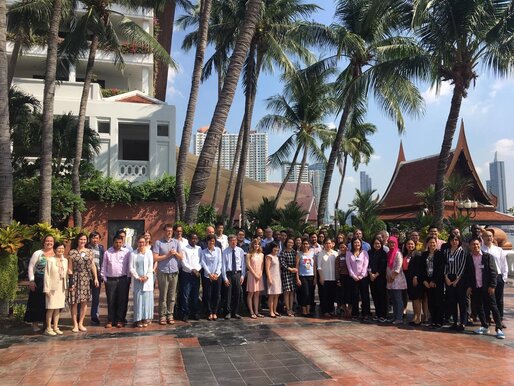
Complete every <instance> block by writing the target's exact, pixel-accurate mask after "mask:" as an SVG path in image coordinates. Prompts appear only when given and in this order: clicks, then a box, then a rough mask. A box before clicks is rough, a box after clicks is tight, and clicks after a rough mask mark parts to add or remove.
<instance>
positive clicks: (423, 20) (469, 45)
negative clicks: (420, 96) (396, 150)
mask: <svg viewBox="0 0 514 386" xmlns="http://www.w3.org/2000/svg"><path fill="white" fill-rule="evenodd" d="M413 5H414V12H413V19H412V26H413V28H414V31H415V33H416V36H417V38H418V39H419V42H420V44H421V45H422V47H423V48H425V50H426V52H427V55H428V56H429V58H430V62H431V65H432V66H431V74H432V81H433V85H434V86H435V87H436V89H439V87H440V85H441V83H442V82H449V83H450V84H451V85H452V86H453V94H452V100H451V104H450V111H449V113H448V118H447V120H446V124H445V128H444V137H443V142H442V144H441V151H440V153H439V159H438V163H437V174H436V181H435V213H434V219H435V222H436V225H438V226H442V223H443V216H444V198H445V194H444V193H445V184H444V175H445V173H446V170H447V167H448V161H449V156H450V150H451V146H452V142H453V137H454V134H455V129H456V127H457V120H458V118H459V114H460V108H461V104H462V100H463V98H465V97H466V96H467V94H468V90H469V88H470V86H471V85H472V84H473V85H474V84H475V83H476V80H477V78H478V73H477V71H476V68H477V66H478V65H479V64H481V65H482V66H483V67H484V68H485V69H486V70H489V71H490V72H492V73H494V74H495V75H497V76H499V77H504V76H507V75H509V74H510V73H511V71H512V65H513V64H514V40H513V39H512V36H513V33H514V6H513V3H512V1H506V0H505V1H486V0H462V1H426V0H415V1H414V2H413Z"/></svg>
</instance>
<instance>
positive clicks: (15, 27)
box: [7, 0, 52, 88]
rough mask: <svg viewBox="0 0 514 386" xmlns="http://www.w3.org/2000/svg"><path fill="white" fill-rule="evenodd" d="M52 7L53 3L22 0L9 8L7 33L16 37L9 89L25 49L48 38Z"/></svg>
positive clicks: (45, 0) (41, 0)
mask: <svg viewBox="0 0 514 386" xmlns="http://www.w3.org/2000/svg"><path fill="white" fill-rule="evenodd" d="M51 5H52V4H51V2H49V1H47V0H21V1H19V2H17V3H14V4H13V5H11V6H10V7H9V11H8V12H7V16H9V19H8V21H7V31H8V32H9V33H10V34H11V35H12V36H13V37H14V47H13V51H12V53H11V60H10V62H9V74H8V79H7V82H8V87H9V88H10V87H11V84H12V80H13V77H14V72H15V69H16V64H17V62H18V57H19V55H20V54H21V53H22V51H23V50H24V49H29V48H31V47H32V46H33V45H34V44H35V43H36V40H38V39H39V40H40V39H42V38H44V37H45V36H46V33H47V29H48V20H49V19H50V14H51Z"/></svg>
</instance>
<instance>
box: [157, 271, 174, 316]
mask: <svg viewBox="0 0 514 386" xmlns="http://www.w3.org/2000/svg"><path fill="white" fill-rule="evenodd" d="M157 280H158V281H159V318H161V319H162V318H170V317H172V316H173V311H174V309H175V301H176V297H177V283H178V272H172V273H165V272H161V271H159V270H157Z"/></svg>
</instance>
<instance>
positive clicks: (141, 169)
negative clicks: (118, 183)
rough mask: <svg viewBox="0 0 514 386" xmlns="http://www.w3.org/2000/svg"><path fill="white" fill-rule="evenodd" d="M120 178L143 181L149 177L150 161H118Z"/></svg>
mask: <svg viewBox="0 0 514 386" xmlns="http://www.w3.org/2000/svg"><path fill="white" fill-rule="evenodd" d="M118 178H120V179H124V180H128V181H130V182H133V181H142V180H146V179H147V178H148V161H127V160H119V161H118Z"/></svg>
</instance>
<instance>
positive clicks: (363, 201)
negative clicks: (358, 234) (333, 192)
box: [350, 189, 386, 236]
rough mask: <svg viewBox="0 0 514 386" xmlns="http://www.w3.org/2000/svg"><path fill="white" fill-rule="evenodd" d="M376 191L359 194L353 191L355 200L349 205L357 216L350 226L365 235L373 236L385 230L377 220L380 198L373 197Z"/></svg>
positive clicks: (359, 192) (383, 225)
mask: <svg viewBox="0 0 514 386" xmlns="http://www.w3.org/2000/svg"><path fill="white" fill-rule="evenodd" d="M375 193H376V190H371V191H366V192H361V191H360V190H358V189H356V190H355V198H354V199H353V201H352V203H351V204H350V209H351V210H353V211H355V210H356V211H357V213H358V214H357V216H355V217H353V219H352V225H354V226H356V227H357V228H359V229H362V232H363V233H364V234H365V235H369V236H373V235H375V234H377V233H378V232H379V231H381V230H384V229H386V225H385V223H384V222H383V221H382V220H380V219H379V218H378V214H379V211H380V198H379V196H378V194H377V195H376V197H373V195H374V194H375Z"/></svg>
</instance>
